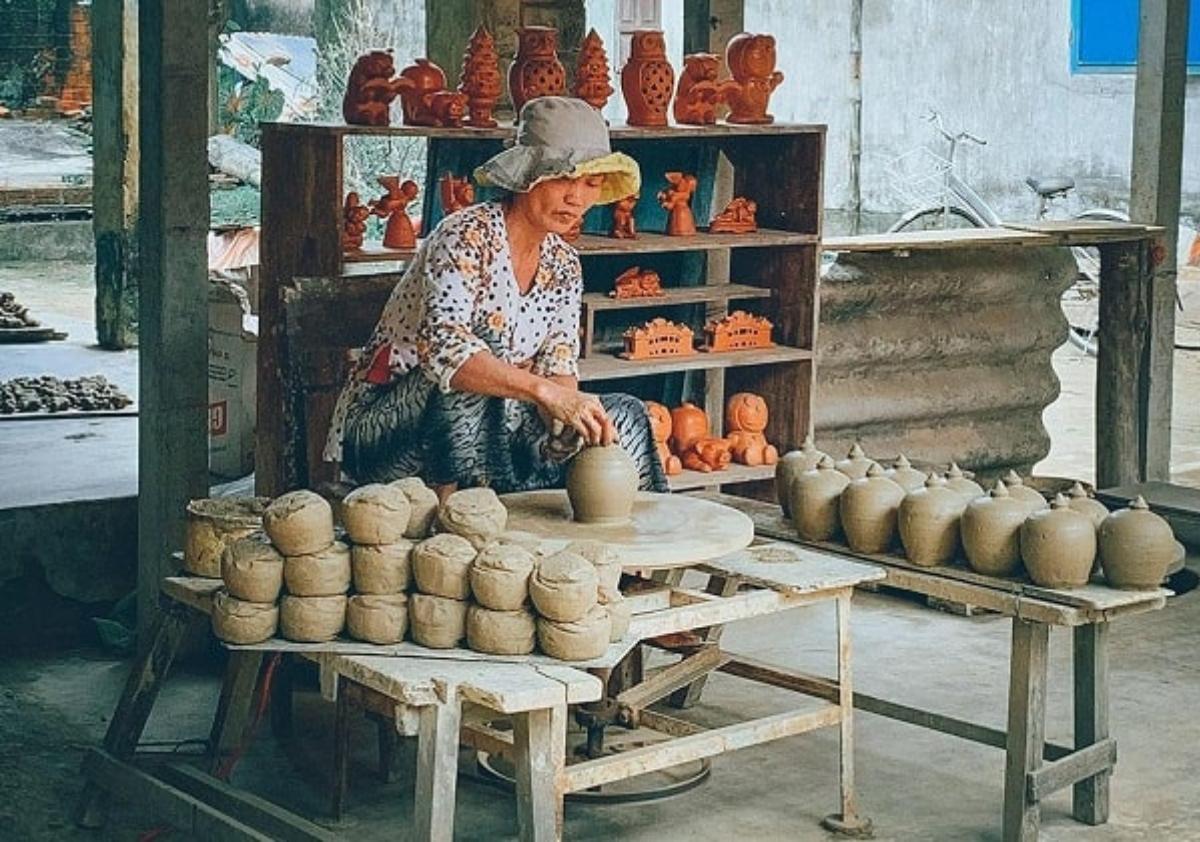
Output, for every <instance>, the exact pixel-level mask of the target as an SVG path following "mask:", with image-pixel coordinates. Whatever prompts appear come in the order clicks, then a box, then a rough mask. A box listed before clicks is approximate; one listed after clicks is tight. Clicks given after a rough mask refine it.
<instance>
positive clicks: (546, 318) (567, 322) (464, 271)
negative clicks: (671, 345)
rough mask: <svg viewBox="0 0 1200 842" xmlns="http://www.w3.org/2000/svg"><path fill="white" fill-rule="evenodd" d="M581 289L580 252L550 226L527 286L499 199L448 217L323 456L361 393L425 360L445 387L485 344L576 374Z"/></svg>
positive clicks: (541, 367)
mask: <svg viewBox="0 0 1200 842" xmlns="http://www.w3.org/2000/svg"><path fill="white" fill-rule="evenodd" d="M582 290H583V273H582V269H581V267H580V263H579V256H578V255H577V254H576V253H575V250H574V249H572V248H571V247H570V246H569V245H567V243H566V242H565V241H564V240H563V239H562V238H561V237H559V236H558V235H557V234H548V235H547V236H546V237H544V238H543V239H542V243H541V251H540V253H539V256H538V266H537V270H536V273H535V275H534V280H533V286H532V287H530V289H529V291H528V292H527V293H524V294H522V293H521V290H520V288H519V287H518V285H517V279H516V275H515V273H514V271H513V265H512V256H511V254H510V253H509V248H508V233H507V228H506V226H505V222H504V209H503V207H502V206H501V205H500V203H498V202H484V203H481V204H477V205H471V206H470V207H467V208H464V209H462V210H461V211H458V212H457V213H454V214H451V215H450V216H448V217H446V218H445V219H443V220H442V221H441V223H439V224H438V226H437V228H435V229H434V231H433V233H432V234H430V235H429V237H428V238H427V239H426V240H425V242H424V243H423V244H422V246H421V248H420V249H419V250H418V252H417V255H416V257H415V258H414V259H413V262H412V263H411V264H410V265H409V267H408V269H407V271H405V273H404V277H403V278H401V279H400V282H399V283H398V284H396V288H395V289H394V290H393V291H392V294H391V297H390V298H389V299H388V302H387V305H386V306H385V307H384V310H383V315H382V316H381V317H380V319H379V323H378V324H377V325H376V326H375V332H374V333H373V334H372V336H371V339H370V341H369V342H368V343H367V345H366V347H365V348H363V353H362V354H361V356H360V357H359V360H358V363H357V364H356V366H355V368H354V370H353V371H352V372H351V375H350V382H349V383H348V384H347V385H346V387H345V388H344V389H343V390H342V393H341V395H340V396H339V398H338V402H337V406H336V407H335V409H334V413H333V418H332V421H331V424H330V430H329V439H328V441H327V442H326V446H325V458H326V459H327V460H340V459H341V456H342V454H341V440H342V434H343V429H344V425H345V420H346V415H347V412H348V411H349V409H350V407H351V406H352V405H353V403H354V401H355V399H356V398H357V397H358V396H359V395H360V394H362V393H363V392H365V391H366V390H368V389H369V388H371V386H373V385H374V386H380V385H385V384H387V383H391V382H393V381H394V380H395V379H396V378H398V377H399V376H400V375H401V374H403V373H405V372H408V371H410V370H412V369H414V368H417V367H420V368H421V370H422V371H423V373H424V374H425V376H426V377H428V378H429V379H430V380H431V381H433V382H434V383H436V384H438V386H439V387H440V388H441V389H442V391H446V392H448V391H450V390H451V387H450V381H451V379H452V378H453V377H454V374H455V372H457V371H458V369H459V367H460V366H462V364H463V363H465V362H466V361H467V360H468V359H469V358H470V357H471V356H473V355H474V354H477V353H479V352H480V351H490V352H491V353H492V354H493V355H494V356H495V357H496V358H497V359H499V360H501V361H503V362H506V363H511V364H513V365H517V366H521V367H525V368H528V369H529V370H530V371H532V372H533V373H534V374H539V375H541V376H543V377H547V376H551V375H567V376H571V377H578V376H579V364H578V357H579V310H580V299H581V295H582Z"/></svg>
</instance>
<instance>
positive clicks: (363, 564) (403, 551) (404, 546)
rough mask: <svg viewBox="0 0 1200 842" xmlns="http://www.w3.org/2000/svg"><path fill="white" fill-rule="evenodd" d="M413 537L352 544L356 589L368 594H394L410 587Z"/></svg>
mask: <svg viewBox="0 0 1200 842" xmlns="http://www.w3.org/2000/svg"><path fill="white" fill-rule="evenodd" d="M412 551H413V543H412V541H403V540H401V541H397V542H396V543H394V544H379V545H378V546H371V545H370V544H356V545H354V546H353V547H351V548H350V572H351V574H352V576H353V579H354V590H356V591H358V592H359V593H367V594H394V593H403V592H404V591H406V590H408V583H409V581H410V579H411V575H412V574H411V571H412Z"/></svg>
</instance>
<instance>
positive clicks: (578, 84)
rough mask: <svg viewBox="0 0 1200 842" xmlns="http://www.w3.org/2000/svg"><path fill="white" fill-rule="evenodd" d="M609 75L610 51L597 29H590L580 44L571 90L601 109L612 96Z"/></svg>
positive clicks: (593, 106)
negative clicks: (605, 46) (607, 51)
mask: <svg viewBox="0 0 1200 842" xmlns="http://www.w3.org/2000/svg"><path fill="white" fill-rule="evenodd" d="M608 77H609V73H608V53H606V52H605V51H604V42H603V41H602V40H600V36H599V35H598V34H597V33H596V30H594V29H591V30H588V34H587V37H586V38H584V39H583V43H582V44H580V45H579V61H578V62H577V63H576V65H575V84H574V86H573V87H572V89H571V92H572V93H573V94H575V96H577V97H579V98H580V99H582V100H583V101H584V102H586V103H587V104H588V105H590V106H592V108H595V109H597V110H599V109H601V108H603V107H604V106H605V104H606V103H607V102H608V98H609V97H610V96H612V92H613V88H612V85H610V84H609V81H608Z"/></svg>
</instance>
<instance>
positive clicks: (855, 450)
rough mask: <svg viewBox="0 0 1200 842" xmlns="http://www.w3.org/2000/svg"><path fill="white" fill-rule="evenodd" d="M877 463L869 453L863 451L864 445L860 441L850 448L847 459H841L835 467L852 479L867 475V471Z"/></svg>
mask: <svg viewBox="0 0 1200 842" xmlns="http://www.w3.org/2000/svg"><path fill="white" fill-rule="evenodd" d="M874 464H876V463H875V462H874V461H872V460H871V459H868V458H867V455H866V454H865V453H863V449H862V447H861V446H860V445H859V443H858V442H855V443H854V446H853V447H851V448H850V452H849V453H847V454H846V458H845V459H841V460H839V461H838V462H837V464H835V465H834V466H833V467H835V468H837V469H838V470H839V471H841V472H842V473H843V474H845V475H846V476H848V477H850V479H862V478H863V477H865V476H866V475H867V471H868V470H869V469H870V467H871V466H872V465H874Z"/></svg>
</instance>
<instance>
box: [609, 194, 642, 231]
mask: <svg viewBox="0 0 1200 842" xmlns="http://www.w3.org/2000/svg"><path fill="white" fill-rule="evenodd" d="M637 203H638V194H637V193H634V194H633V195H632V196H626V197H625V198H624V199H618V200H617V201H616V202H615V203H614V204H613V212H612V231H611V232H610V236H612V237H615V238H616V239H618V240H636V239H637V226H636V225H635V224H634V221H633V209H634V208H635V207H636V206H637Z"/></svg>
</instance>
